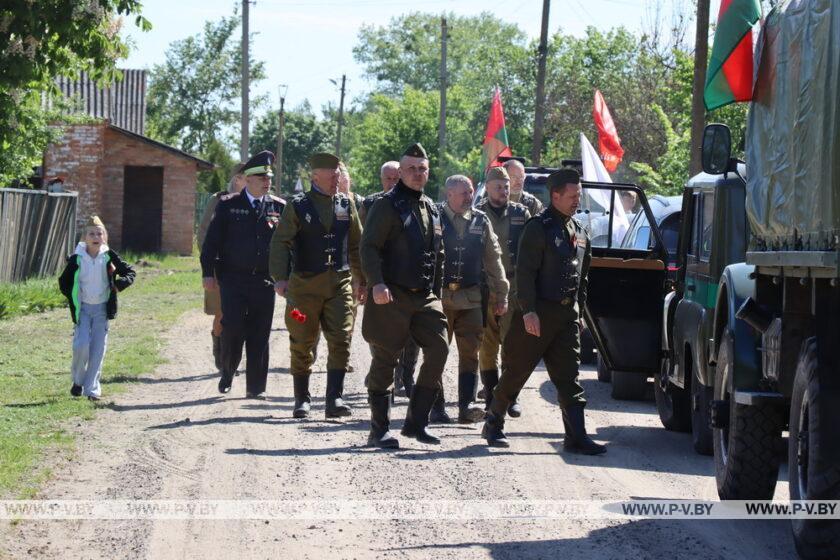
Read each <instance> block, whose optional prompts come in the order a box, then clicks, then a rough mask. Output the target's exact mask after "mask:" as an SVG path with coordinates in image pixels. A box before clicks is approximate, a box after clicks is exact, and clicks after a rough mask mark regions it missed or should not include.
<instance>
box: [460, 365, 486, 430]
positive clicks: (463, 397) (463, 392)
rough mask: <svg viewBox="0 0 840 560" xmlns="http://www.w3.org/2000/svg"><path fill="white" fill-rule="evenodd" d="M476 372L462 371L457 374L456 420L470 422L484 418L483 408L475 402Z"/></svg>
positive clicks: (462, 422)
mask: <svg viewBox="0 0 840 560" xmlns="http://www.w3.org/2000/svg"><path fill="white" fill-rule="evenodd" d="M477 384H478V374H477V373H476V372H474V371H464V372H461V373H460V374H458V422H460V423H461V424H472V423H474V422H478V421H480V420H481V419H482V418H484V409H483V408H481V407H480V406H479V405H477V404H476V403H475V386H476V385H477Z"/></svg>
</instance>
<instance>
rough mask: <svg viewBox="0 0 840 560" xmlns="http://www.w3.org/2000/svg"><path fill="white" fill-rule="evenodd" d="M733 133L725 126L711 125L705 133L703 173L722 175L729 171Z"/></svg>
mask: <svg viewBox="0 0 840 560" xmlns="http://www.w3.org/2000/svg"><path fill="white" fill-rule="evenodd" d="M731 155H732V133H731V132H730V131H729V127H728V126H726V125H725V124H710V125H707V126H706V129H705V130H704V131H703V151H702V160H703V172H704V173H708V174H709V175H720V174H722V173H726V171H727V170H728V169H729V158H730V157H731Z"/></svg>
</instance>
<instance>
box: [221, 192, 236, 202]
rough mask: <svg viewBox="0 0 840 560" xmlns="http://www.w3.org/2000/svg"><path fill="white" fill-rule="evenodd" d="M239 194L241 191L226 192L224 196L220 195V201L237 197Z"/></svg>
mask: <svg viewBox="0 0 840 560" xmlns="http://www.w3.org/2000/svg"><path fill="white" fill-rule="evenodd" d="M237 196H239V193H237V192H234V193H226V194H223V195H222V196H220V197H219V201H223V200H231V199H233V198H236V197H237Z"/></svg>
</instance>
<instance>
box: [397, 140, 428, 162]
mask: <svg viewBox="0 0 840 560" xmlns="http://www.w3.org/2000/svg"><path fill="white" fill-rule="evenodd" d="M403 156H409V157H416V158H422V159H429V156H427V155H426V149H425V148H423V146H422V145H420V143H419V142H416V143H414V144H412V145H411V146H409V147H408V148H406V149H405V151H404V152H403Z"/></svg>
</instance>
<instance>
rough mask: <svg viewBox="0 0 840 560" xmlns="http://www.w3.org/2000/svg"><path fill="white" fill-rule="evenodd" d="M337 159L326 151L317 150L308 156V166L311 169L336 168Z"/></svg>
mask: <svg viewBox="0 0 840 560" xmlns="http://www.w3.org/2000/svg"><path fill="white" fill-rule="evenodd" d="M339 163H340V161H339V159H338V158H337V157H336V156H334V155H333V154H330V153H327V152H318V153H317V154H312V155H311V156H309V167H311V168H312V169H338V164H339Z"/></svg>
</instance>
